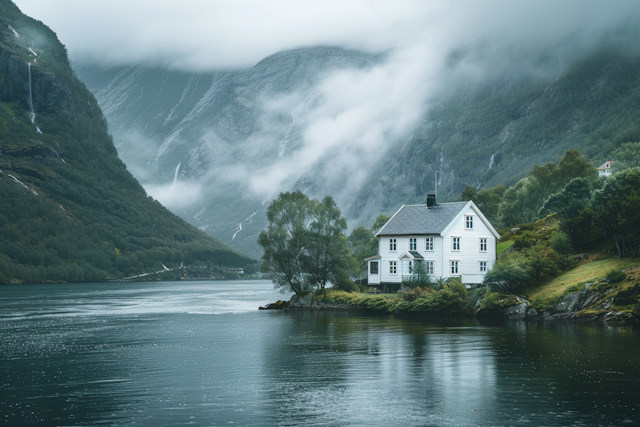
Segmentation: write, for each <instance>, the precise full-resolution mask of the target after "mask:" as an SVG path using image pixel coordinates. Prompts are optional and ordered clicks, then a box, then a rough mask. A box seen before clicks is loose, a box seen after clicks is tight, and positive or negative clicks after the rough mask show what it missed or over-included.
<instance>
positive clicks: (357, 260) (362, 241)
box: [347, 227, 378, 280]
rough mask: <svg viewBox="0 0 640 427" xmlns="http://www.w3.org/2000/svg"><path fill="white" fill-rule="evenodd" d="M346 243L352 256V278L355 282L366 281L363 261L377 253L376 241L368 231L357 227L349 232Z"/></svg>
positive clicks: (365, 266)
mask: <svg viewBox="0 0 640 427" xmlns="http://www.w3.org/2000/svg"><path fill="white" fill-rule="evenodd" d="M347 243H348V245H349V249H350V250H351V253H352V256H353V260H352V276H353V277H355V278H356V279H357V280H363V279H366V278H367V262H366V261H364V260H365V258H369V257H370V256H373V255H376V254H377V253H378V239H377V238H376V237H375V236H374V234H373V232H372V231H371V230H370V229H368V228H366V227H358V228H356V229H354V230H353V231H352V232H351V234H350V235H349V239H348V242H347Z"/></svg>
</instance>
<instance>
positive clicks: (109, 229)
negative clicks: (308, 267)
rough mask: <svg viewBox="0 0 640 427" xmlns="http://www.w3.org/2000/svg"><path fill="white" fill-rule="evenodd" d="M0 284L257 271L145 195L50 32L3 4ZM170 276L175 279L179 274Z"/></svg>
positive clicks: (249, 262) (0, 15)
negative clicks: (202, 272) (192, 269)
mask: <svg viewBox="0 0 640 427" xmlns="http://www.w3.org/2000/svg"><path fill="white" fill-rule="evenodd" d="M0 75H1V76H2V78H1V79H0V284H3V283H43V282H52V281H65V282H91V281H104V280H105V279H122V278H125V277H129V276H137V275H140V274H145V275H146V274H147V273H153V272H158V273H160V272H161V273H163V274H165V278H175V277H179V276H180V275H187V274H189V273H188V270H185V269H183V267H188V268H190V267H195V268H197V269H198V270H196V273H198V274H199V273H200V272H201V271H204V270H202V268H203V267H207V271H208V272H215V274H218V275H224V274H225V272H226V271H227V270H235V269H239V268H242V267H247V266H249V265H252V264H253V260H251V259H250V258H248V257H247V256H246V255H243V254H241V253H238V252H237V251H234V250H231V249H230V248H229V247H227V246H225V245H223V244H221V243H220V242H219V241H217V240H215V239H213V238H211V237H210V236H208V235H206V234H205V233H202V232H201V231H199V230H197V229H196V228H194V227H193V226H191V225H189V224H187V223H186V222H184V221H183V220H181V219H180V218H178V217H176V216H175V215H174V214H172V213H171V212H169V211H168V210H167V209H166V208H164V207H163V206H161V205H160V204H159V203H158V202H157V201H155V200H153V199H152V198H151V197H149V196H148V195H147V194H146V192H145V190H144V189H143V187H142V186H141V185H140V183H139V182H138V181H136V180H135V178H134V177H133V176H132V175H131V173H130V172H129V171H127V169H126V166H125V165H124V163H123V162H122V160H120V159H119V158H118V154H117V151H116V149H115V147H114V145H113V141H112V138H111V136H110V135H109V134H108V132H107V122H106V119H105V117H104V115H103V113H102V111H101V110H100V108H99V106H98V103H97V101H96V99H95V97H94V96H93V95H91V93H90V92H89V91H88V90H87V89H86V87H85V86H84V85H83V84H82V82H80V81H79V80H78V78H77V77H76V76H75V74H74V72H73V71H72V69H71V66H70V64H69V60H68V57H67V51H66V49H65V47H64V46H63V45H62V44H61V43H60V41H59V40H58V38H57V37H56V34H55V33H54V32H53V31H51V29H49V28H48V27H47V26H46V25H44V24H43V23H41V22H39V21H36V20H34V19H32V18H29V17H27V16H26V15H24V14H22V13H21V12H20V10H19V9H18V8H17V7H16V6H15V5H14V4H13V3H12V2H10V1H8V0H0ZM170 270H175V271H174V272H173V273H171V272H170Z"/></svg>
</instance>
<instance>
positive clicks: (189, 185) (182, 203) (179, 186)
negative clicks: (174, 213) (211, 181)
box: [145, 181, 202, 210]
mask: <svg viewBox="0 0 640 427" xmlns="http://www.w3.org/2000/svg"><path fill="white" fill-rule="evenodd" d="M145 190H147V194H149V195H150V196H151V197H153V198H154V199H156V200H157V201H159V202H160V203H162V205H163V206H165V207H167V208H169V209H172V210H176V209H186V208H188V207H190V206H191V205H193V204H194V203H197V202H199V201H200V198H201V195H202V187H201V185H200V184H199V183H195V182H183V181H178V182H175V183H171V184H164V185H153V184H148V185H145Z"/></svg>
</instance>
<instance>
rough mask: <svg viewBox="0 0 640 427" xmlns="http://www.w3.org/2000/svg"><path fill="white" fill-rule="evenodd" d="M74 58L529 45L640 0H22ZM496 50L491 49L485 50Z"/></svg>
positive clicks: (158, 61)
mask: <svg viewBox="0 0 640 427" xmlns="http://www.w3.org/2000/svg"><path fill="white" fill-rule="evenodd" d="M16 4H17V5H18V6H19V7H20V8H21V9H22V10H23V12H25V13H26V14H28V15H29V16H32V17H34V18H36V19H39V20H42V21H43V22H45V23H46V24H47V25H49V26H50V27H51V28H52V29H54V31H56V32H57V34H58V36H59V37H60V39H61V41H62V42H63V43H64V44H65V45H66V46H67V48H68V49H69V52H70V55H71V57H72V58H74V59H83V60H92V61H99V62H106V63H112V64H131V63H140V62H145V63H149V64H154V65H162V66H168V67H175V68H180V69H187V70H206V69H220V68H237V67H249V66H251V65H253V64H255V63H256V62H258V61H259V60H261V59H262V58H264V57H266V56H268V55H270V54H272V53H274V52H278V51H282V50H287V49H292V48H296V47H303V46H315V45H332V46H342V47H346V48H350V49H360V50H366V51H369V52H378V51H384V50H387V49H395V48H401V47H405V48H406V47H410V46H413V45H416V44H422V45H424V46H426V47H427V48H430V49H437V50H443V49H447V48H449V49H450V48H455V47H460V46H470V45H475V44H483V45H484V46H491V49H490V50H493V51H502V53H504V52H506V51H510V50H517V51H520V52H529V53H532V52H534V51H536V50H540V49H549V48H552V47H554V46H556V45H557V44H558V43H563V42H567V40H568V39H569V38H571V39H573V41H572V44H573V48H574V49H582V48H584V47H585V45H590V44H593V43H597V42H600V41H601V39H602V37H603V36H605V35H609V36H612V35H613V34H610V33H611V32H612V31H614V32H615V30H616V29H617V28H618V27H619V26H620V24H621V23H622V22H623V21H627V22H634V23H636V22H637V19H638V16H639V10H640V3H639V2H637V1H633V0H629V1H624V0H618V1H613V2H603V1H595V0H566V1H562V2H558V1H552V0H546V1H545V0H536V1H518V2H513V1H506V0H502V1H499V0H490V1H482V2H479V1H473V0H458V1H455V0H454V1H442V0H434V1H420V0H405V1H394V2H389V1H384V0H351V1H331V0H329V1H327V0H325V1H304V2H301V1H295V0H288V1H283V0H269V1H265V0H262V1H257V0H234V1H222V0H217V1H215V0H213V1H209V0H180V1H177V0H109V1H97V0H96V1H86V0H57V1H51V0H16ZM486 53H489V52H486Z"/></svg>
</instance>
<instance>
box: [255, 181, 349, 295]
mask: <svg viewBox="0 0 640 427" xmlns="http://www.w3.org/2000/svg"><path fill="white" fill-rule="evenodd" d="M267 220H268V221H269V226H268V227H267V229H266V230H262V231H261V232H260V235H259V237H258V244H259V245H260V246H262V248H263V250H264V254H263V255H262V271H263V272H265V273H267V276H268V277H269V278H270V279H271V280H273V282H274V284H275V286H276V287H279V288H281V289H283V290H290V291H292V292H295V293H296V294H301V293H302V292H304V291H305V290H308V289H312V288H319V289H321V290H322V289H324V288H325V286H326V285H327V284H328V283H334V284H339V285H340V286H342V287H349V284H348V283H347V282H348V274H346V271H347V270H348V267H349V259H350V256H349V250H348V248H347V244H346V242H347V239H346V236H345V234H344V231H345V230H346V228H347V221H346V219H345V218H344V217H343V216H342V214H341V213H340V210H339V209H338V207H337V205H336V203H335V201H334V200H333V199H332V198H331V197H328V196H327V197H325V198H324V199H323V200H322V202H318V201H317V200H315V199H313V200H310V199H309V198H308V197H307V196H306V195H304V194H303V193H302V192H301V191H295V192H287V193H281V194H280V195H279V196H278V198H277V199H276V200H274V201H273V202H271V204H270V205H269V207H268V208H267Z"/></svg>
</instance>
